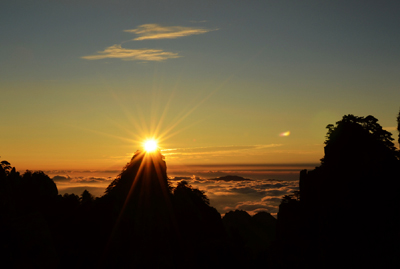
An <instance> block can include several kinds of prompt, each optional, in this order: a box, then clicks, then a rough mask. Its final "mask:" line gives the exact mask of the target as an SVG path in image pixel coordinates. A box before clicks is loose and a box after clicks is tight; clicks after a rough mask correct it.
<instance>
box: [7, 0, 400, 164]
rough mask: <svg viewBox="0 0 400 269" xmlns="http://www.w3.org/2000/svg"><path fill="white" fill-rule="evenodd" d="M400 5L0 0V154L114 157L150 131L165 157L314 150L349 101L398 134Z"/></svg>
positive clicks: (350, 109) (186, 160) (221, 159)
mask: <svg viewBox="0 0 400 269" xmlns="http://www.w3.org/2000/svg"><path fill="white" fill-rule="evenodd" d="M399 14H400V3H399V2H398V1H144V0H143V1H124V0H121V1H115V0H114V1H105V0H104V1H102V0H91V1H85V0H80V1H70V0H69V1H61V0H60V1H40V0H38V1H18V0H13V1H2V2H1V4H0V25H1V27H0V63H1V64H0V81H1V84H0V90H1V98H0V120H1V126H2V127H1V132H0V141H1V143H0V156H1V159H5V160H8V161H9V162H10V163H11V164H12V165H13V166H16V167H17V169H18V170H20V169H33V170H37V169H42V170H46V169H105V170H107V169H120V168H121V167H122V166H123V165H124V164H125V163H126V162H127V161H129V159H130V157H131V156H132V155H133V153H134V152H135V151H136V150H137V149H139V148H141V144H142V142H143V140H144V139H145V138H146V137H152V136H155V137H157V138H162V139H161V141H160V146H161V148H162V149H163V150H164V154H165V155H166V161H167V165H169V164H172V165H185V164H224V163H225V164H233V163H236V164H239V163H243V164H251V163H265V164H276V163H318V162H319V159H320V158H322V157H323V142H324V137H325V134H326V129H325V126H326V125H327V124H330V123H335V122H336V121H338V120H340V119H341V117H342V116H343V115H345V114H354V115H357V116H367V115H373V116H375V117H376V118H377V119H378V120H379V123H380V124H381V125H382V126H383V127H385V128H386V129H387V130H389V131H392V132H393V134H394V136H395V137H396V136H397V131H394V130H395V129H394V126H396V116H397V114H398V111H399V107H400V90H399V85H400V75H399V74H400V49H399V44H400V31H399V26H400V16H399ZM284 132H290V134H289V133H287V134H289V135H286V136H283V135H282V136H281V135H280V134H282V133H284Z"/></svg>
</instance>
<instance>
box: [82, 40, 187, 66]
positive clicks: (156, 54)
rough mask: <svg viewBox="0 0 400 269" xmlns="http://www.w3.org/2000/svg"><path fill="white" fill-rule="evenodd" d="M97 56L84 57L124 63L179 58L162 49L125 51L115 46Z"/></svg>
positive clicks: (176, 54) (84, 57) (85, 57)
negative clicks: (119, 60) (112, 59)
mask: <svg viewBox="0 0 400 269" xmlns="http://www.w3.org/2000/svg"><path fill="white" fill-rule="evenodd" d="M97 53H98V54H97V55H89V56H83V57H82V58H83V59H86V60H100V59H106V58H116V59H121V60H124V61H156V62H160V61H164V60H167V59H173V58H179V57H181V56H179V55H178V53H173V52H168V51H163V50H160V49H125V48H122V47H121V45H118V44H115V45H113V46H110V47H108V48H106V49H105V50H103V51H98V52H97Z"/></svg>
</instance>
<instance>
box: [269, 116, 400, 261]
mask: <svg viewBox="0 0 400 269" xmlns="http://www.w3.org/2000/svg"><path fill="white" fill-rule="evenodd" d="M397 123H398V130H400V114H399V117H398V118H397ZM327 129H328V132H327V136H326V141H325V156H324V158H323V159H321V165H320V166H319V167H316V168H315V169H314V170H312V171H306V170H303V171H301V172H300V181H299V186H300V191H299V192H298V193H296V194H294V195H291V196H286V197H284V199H283V201H282V203H281V205H280V208H279V213H278V234H277V238H278V241H279V244H280V248H281V251H280V252H279V253H281V254H282V255H283V256H282V257H281V259H282V260H285V261H286V262H287V264H286V266H287V267H292V266H295V267H296V266H297V267H301V268H339V267H340V268H399V267H400V260H399V257H400V199H399V195H398V190H399V189H400V152H399V150H398V149H397V148H396V147H395V145H394V143H393V140H394V139H393V138H392V137H391V134H390V133H389V132H387V131H385V130H383V129H382V127H381V126H380V125H379V124H378V120H377V119H376V118H374V117H372V116H367V117H356V116H353V115H346V116H344V117H343V118H342V120H340V121H338V122H337V123H336V124H335V125H332V124H330V125H328V126H327ZM399 142H400V134H399Z"/></svg>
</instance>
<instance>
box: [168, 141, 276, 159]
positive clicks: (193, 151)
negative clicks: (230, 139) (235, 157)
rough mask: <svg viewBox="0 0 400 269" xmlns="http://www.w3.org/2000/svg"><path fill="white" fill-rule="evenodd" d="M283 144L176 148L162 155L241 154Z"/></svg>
mask: <svg viewBox="0 0 400 269" xmlns="http://www.w3.org/2000/svg"><path fill="white" fill-rule="evenodd" d="M280 146H282V144H269V145H251V146H221V147H196V148H175V149H163V150H161V151H162V154H163V155H165V156H169V155H207V154H224V153H228V152H229V153H232V152H239V151H243V150H260V149H265V148H272V147H280Z"/></svg>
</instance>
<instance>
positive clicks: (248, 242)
mask: <svg viewBox="0 0 400 269" xmlns="http://www.w3.org/2000/svg"><path fill="white" fill-rule="evenodd" d="M0 202H1V204H0V213H1V214H0V229H1V230H2V231H3V239H2V240H1V242H0V253H1V255H2V259H3V261H4V263H7V264H10V265H12V267H21V268H27V267H38V268H64V267H65V268H67V267H74V268H81V267H94V266H97V267H112V268H131V267H137V268H160V267H163V268H181V267H182V268H183V267H209V266H227V265H231V266H237V265H239V264H240V265H242V266H244V267H248V266H249V265H250V264H252V263H253V264H254V261H256V260H257V259H262V257H265V255H264V254H265V253H267V252H268V250H269V248H270V246H271V245H272V242H273V240H274V237H275V223H276V219H275V218H273V217H272V216H271V215H270V214H269V213H266V212H262V213H259V214H257V215H255V216H253V217H251V216H250V215H249V214H248V213H247V212H245V211H235V212H230V213H228V214H226V216H225V217H224V218H223V219H221V215H220V214H219V213H218V212H217V210H216V209H215V208H213V207H211V206H210V204H209V200H208V198H207V197H206V195H205V194H204V192H203V191H201V190H198V189H195V188H193V187H192V186H190V185H189V184H188V183H187V182H185V181H181V182H179V183H178V184H177V186H175V187H171V186H170V184H169V182H168V177H167V174H166V165H165V161H164V160H163V157H162V155H161V154H160V153H159V152H157V153H152V154H150V155H149V154H145V153H144V152H140V151H138V152H136V154H135V155H134V156H133V158H132V160H131V161H130V162H129V163H128V164H127V165H126V166H125V167H124V169H123V170H122V172H121V174H120V175H119V176H118V177H117V178H116V179H115V180H114V181H113V182H112V183H111V184H110V185H109V187H108V188H107V189H106V191H105V194H104V195H103V196H102V197H99V198H94V197H93V196H92V195H91V194H90V193H89V192H88V191H86V190H85V191H84V192H83V193H82V194H81V195H80V196H78V195H75V194H64V195H62V196H61V195H59V194H58V191H57V187H56V185H55V184H54V182H53V181H52V180H51V179H50V178H49V177H48V176H47V175H46V174H44V173H43V172H40V171H38V172H31V171H26V172H25V173H24V174H23V175H20V174H19V173H18V172H16V170H15V168H12V167H11V165H10V164H9V163H8V162H6V161H3V162H1V167H0ZM5 231H6V232H5ZM227 257H229V258H227Z"/></svg>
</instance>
